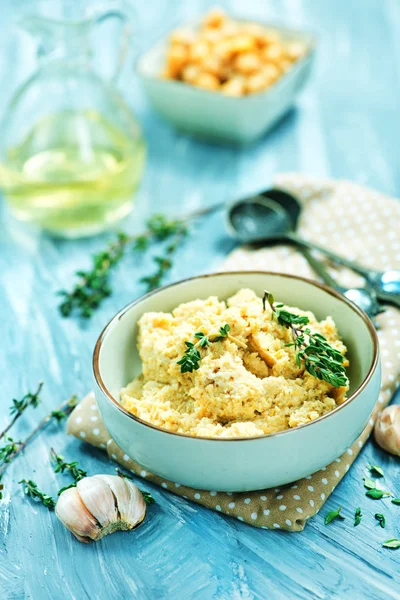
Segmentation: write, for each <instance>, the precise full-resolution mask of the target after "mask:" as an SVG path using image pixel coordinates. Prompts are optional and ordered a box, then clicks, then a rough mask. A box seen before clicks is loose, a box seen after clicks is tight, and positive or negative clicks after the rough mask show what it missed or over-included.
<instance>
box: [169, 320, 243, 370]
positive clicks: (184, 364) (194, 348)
mask: <svg viewBox="0 0 400 600" xmlns="http://www.w3.org/2000/svg"><path fill="white" fill-rule="evenodd" d="M230 329H231V328H230V325H228V323H226V325H223V326H222V327H220V328H219V335H217V336H214V337H213V339H211V340H210V338H209V337H208V336H206V334H205V333H203V332H202V331H197V332H196V333H195V334H194V338H195V343H193V342H188V341H185V346H186V350H185V353H184V355H183V356H182V358H180V359H179V360H178V361H177V364H178V365H180V366H181V373H193V371H197V370H198V369H200V361H201V354H200V352H199V351H198V348H207V347H208V346H209V345H210V343H211V342H221V341H222V340H224V339H225V338H227V337H230V339H231V340H233V341H235V342H236V343H238V344H239V345H241V344H242V342H240V340H236V338H234V337H232V336H230V335H229V331H230Z"/></svg>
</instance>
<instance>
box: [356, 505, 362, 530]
mask: <svg viewBox="0 0 400 600" xmlns="http://www.w3.org/2000/svg"><path fill="white" fill-rule="evenodd" d="M362 517H363V514H362V512H361V508H360V507H359V506H358V507H357V508H356V511H355V513H354V527H357V525H359V524H360V523H361V519H362Z"/></svg>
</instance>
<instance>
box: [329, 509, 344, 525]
mask: <svg viewBox="0 0 400 600" xmlns="http://www.w3.org/2000/svg"><path fill="white" fill-rule="evenodd" d="M341 510H342V506H339V508H338V509H336V510H330V511H329V512H328V514H327V515H326V517H325V525H329V523H332V521H335V519H340V520H341V521H343V520H344V517H343V516H342V515H341V514H340V512H341Z"/></svg>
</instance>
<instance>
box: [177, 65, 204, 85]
mask: <svg viewBox="0 0 400 600" xmlns="http://www.w3.org/2000/svg"><path fill="white" fill-rule="evenodd" d="M200 74H201V70H200V67H199V66H198V65H191V64H189V65H187V66H186V67H184V68H183V69H182V79H183V81H186V83H192V84H194V83H195V82H196V80H197V78H198V77H199V75H200Z"/></svg>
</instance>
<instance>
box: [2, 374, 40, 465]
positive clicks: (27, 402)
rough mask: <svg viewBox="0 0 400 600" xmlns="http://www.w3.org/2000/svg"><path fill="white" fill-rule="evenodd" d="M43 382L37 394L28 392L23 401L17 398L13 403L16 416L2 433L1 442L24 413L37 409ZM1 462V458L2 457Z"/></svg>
mask: <svg viewBox="0 0 400 600" xmlns="http://www.w3.org/2000/svg"><path fill="white" fill-rule="evenodd" d="M42 387H43V381H40V383H39V385H38V387H37V390H36V391H35V392H28V393H27V394H25V396H23V397H22V398H21V400H16V399H15V398H14V399H13V401H12V405H11V407H10V414H11V415H14V416H13V417H12V419H11V420H10V421H9V423H8V424H7V425H6V427H5V428H4V429H3V431H2V432H1V433H0V440H1V439H2V438H3V437H4V436H5V435H6V433H7V432H8V431H9V430H10V429H11V427H12V426H13V425H14V424H15V423H16V421H18V419H19V418H20V416H21V415H22V413H23V412H24V411H25V410H26V409H27V408H28V407H29V406H33V408H36V407H37V406H38V404H39V401H40V398H39V396H40V392H41V391H42ZM0 460H1V457H0Z"/></svg>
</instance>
